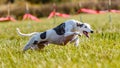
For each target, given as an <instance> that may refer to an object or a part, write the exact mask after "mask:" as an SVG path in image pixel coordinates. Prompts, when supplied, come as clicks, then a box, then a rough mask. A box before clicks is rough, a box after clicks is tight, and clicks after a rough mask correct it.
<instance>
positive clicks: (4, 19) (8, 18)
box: [0, 16, 16, 22]
mask: <svg viewBox="0 0 120 68" xmlns="http://www.w3.org/2000/svg"><path fill="white" fill-rule="evenodd" d="M4 21H13V22H15V21H16V20H15V19H14V18H13V17H11V16H7V17H2V18H0V22H4Z"/></svg>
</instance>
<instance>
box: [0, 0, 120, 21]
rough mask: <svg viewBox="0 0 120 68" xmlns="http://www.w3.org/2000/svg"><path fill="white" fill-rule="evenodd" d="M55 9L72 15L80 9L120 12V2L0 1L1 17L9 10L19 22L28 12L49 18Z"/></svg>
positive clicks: (65, 0)
mask: <svg viewBox="0 0 120 68" xmlns="http://www.w3.org/2000/svg"><path fill="white" fill-rule="evenodd" d="M110 1H111V3H110ZM26 3H27V4H28V8H29V10H28V11H26ZM8 4H9V7H8ZM109 6H110V7H109ZM54 8H56V11H58V12H61V13H66V14H71V15H74V14H78V12H77V11H78V10H79V9H80V8H89V9H94V10H108V9H109V8H111V9H116V10H119V9H120V0H0V17H5V16H7V15H8V9H9V10H10V15H11V16H13V17H14V18H16V19H18V20H21V19H22V17H23V15H24V14H25V13H26V12H29V13H30V14H33V15H35V16H37V17H39V18H40V17H47V16H48V15H49V14H50V12H51V11H53V9H54Z"/></svg>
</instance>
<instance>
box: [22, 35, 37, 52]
mask: <svg viewBox="0 0 120 68" xmlns="http://www.w3.org/2000/svg"><path fill="white" fill-rule="evenodd" d="M37 43H38V40H36V39H35V36H33V37H32V38H31V39H30V40H29V41H28V43H27V44H26V45H25V47H24V48H23V52H25V51H26V50H28V49H30V48H31V47H32V46H34V45H35V44H37Z"/></svg>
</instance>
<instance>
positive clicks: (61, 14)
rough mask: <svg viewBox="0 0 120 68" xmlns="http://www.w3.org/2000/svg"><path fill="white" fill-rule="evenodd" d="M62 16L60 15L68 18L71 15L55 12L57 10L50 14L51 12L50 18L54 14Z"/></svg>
mask: <svg viewBox="0 0 120 68" xmlns="http://www.w3.org/2000/svg"><path fill="white" fill-rule="evenodd" d="M55 15H56V16H60V17H63V18H68V17H70V15H69V14H63V13H59V12H55V11H52V12H51V13H50V14H49V16H48V19H50V18H51V17H53V16H55Z"/></svg>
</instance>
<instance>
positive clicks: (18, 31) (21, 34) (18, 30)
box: [16, 28, 38, 36]
mask: <svg viewBox="0 0 120 68" xmlns="http://www.w3.org/2000/svg"><path fill="white" fill-rule="evenodd" d="M16 30H17V33H18V34H19V35H20V36H32V35H34V34H36V33H38V32H33V33H30V34H23V33H21V32H20V29H19V28H16Z"/></svg>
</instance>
